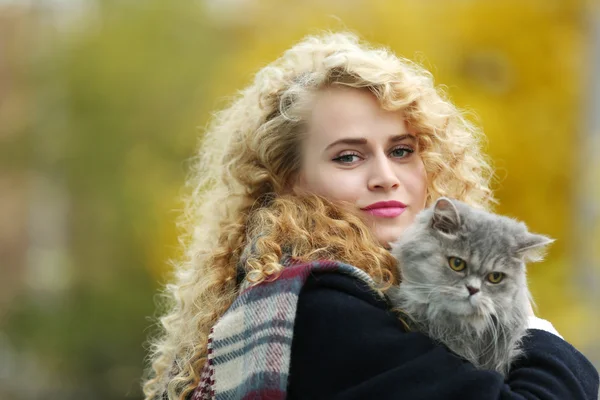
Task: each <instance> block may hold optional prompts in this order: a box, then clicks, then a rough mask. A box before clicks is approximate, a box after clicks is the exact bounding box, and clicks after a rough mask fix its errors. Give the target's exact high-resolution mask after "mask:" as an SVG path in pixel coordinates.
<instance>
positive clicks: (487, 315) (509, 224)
mask: <svg viewBox="0 0 600 400" xmlns="http://www.w3.org/2000/svg"><path fill="white" fill-rule="evenodd" d="M551 242H552V240H551V239H549V238H547V237H545V236H542V235H536V234H533V233H530V232H529V231H528V230H527V227H526V226H525V224H524V223H522V222H518V221H515V220H513V219H510V218H507V217H504V216H500V215H496V214H492V213H489V212H486V211H483V210H478V209H475V208H473V207H470V206H468V205H467V204H465V203H463V202H460V201H457V200H450V199H447V198H440V199H438V200H437V202H436V203H435V205H434V206H433V207H431V208H429V209H426V210H424V211H422V212H421V213H420V214H419V215H418V216H417V219H416V222H415V223H414V224H413V225H412V226H411V227H409V228H408V229H407V230H406V231H405V232H404V234H403V235H402V238H401V239H400V240H399V241H398V242H397V243H395V244H393V246H392V254H393V255H394V256H395V257H396V258H397V260H398V265H399V269H400V275H401V280H402V282H401V283H400V285H399V287H397V288H393V289H390V290H389V294H390V297H391V299H392V302H393V303H394V305H395V306H396V307H398V308H399V309H400V310H401V311H402V312H403V313H404V314H405V315H407V316H408V317H409V319H410V320H411V321H412V325H413V326H414V327H416V329H417V330H419V331H421V332H424V333H426V334H427V335H428V336H430V337H431V338H433V339H435V340H437V341H439V342H441V343H443V344H445V345H446V346H447V347H448V348H450V349H451V350H452V351H453V352H455V353H456V354H458V355H459V356H461V357H463V358H465V359H467V360H468V361H470V362H471V363H473V364H474V365H475V366H477V367H479V368H483V369H492V370H496V371H498V372H500V373H502V374H507V372H508V370H509V368H510V365H511V363H512V362H513V361H514V359H515V358H516V357H518V355H519V354H520V347H519V346H520V343H521V341H522V338H523V336H524V335H525V333H526V327H527V318H528V316H529V307H530V306H529V301H530V295H529V290H528V289H527V282H526V277H525V262H527V261H538V260H541V253H542V251H543V250H544V248H545V247H546V245H548V244H549V243H551ZM456 258H458V259H460V260H462V261H460V260H457V259H456ZM453 262H454V267H455V268H456V269H462V270H460V271H457V270H455V269H453V268H451V263H453ZM494 273H496V274H495V275H490V274H494ZM497 273H501V274H504V275H503V278H502V279H501V280H500V282H498V283H492V282H491V281H490V280H496V279H497V278H498V276H500V275H498V274H497ZM409 325H410V323H409Z"/></svg>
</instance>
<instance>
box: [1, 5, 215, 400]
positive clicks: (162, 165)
mask: <svg viewBox="0 0 600 400" xmlns="http://www.w3.org/2000/svg"><path fill="white" fill-rule="evenodd" d="M96 12H97V13H96V14H92V15H89V16H88V18H87V19H85V20H83V21H78V23H79V24H81V26H80V27H79V28H78V29H75V30H74V31H73V32H76V35H72V36H66V37H65V36H61V35H58V34H57V33H56V32H53V29H55V28H56V27H54V26H52V25H45V24H40V26H39V28H40V29H42V30H41V31H40V35H41V39H40V42H39V43H38V46H44V47H45V49H46V50H47V49H48V47H46V46H52V51H43V52H39V51H38V52H35V53H32V54H34V55H35V56H36V58H35V59H33V61H32V64H31V68H32V70H31V72H32V76H33V79H34V83H35V85H36V90H37V91H38V93H37V106H36V111H35V112H36V114H37V115H36V119H37V121H39V122H38V123H37V126H35V127H32V128H31V129H30V131H28V132H26V133H25V135H26V136H28V137H30V138H33V139H35V140H41V143H43V145H42V146H44V147H46V146H51V147H53V148H54V149H56V152H55V154H53V156H52V157H46V156H44V157H42V158H41V159H40V158H39V157H38V159H35V158H34V159H33V160H32V161H31V163H30V165H29V166H28V167H29V169H30V171H31V174H32V175H39V174H42V175H44V176H45V177H47V178H48V179H49V180H50V181H51V182H52V184H53V185H55V186H56V185H62V187H64V188H65V189H66V192H67V196H68V199H69V200H68V202H69V212H68V216H67V217H68V221H67V224H68V232H69V233H68V235H69V239H68V240H69V253H70V254H69V258H68V259H69V260H70V261H69V266H68V268H69V271H68V275H69V280H70V281H69V282H70V285H69V286H68V288H67V289H65V290H64V291H62V292H60V293H58V294H54V295H53V296H51V297H48V295H47V294H44V293H42V294H40V293H34V292H28V293H23V295H22V296H21V298H20V299H19V302H18V304H17V305H16V306H14V307H13V310H12V313H11V316H10V321H9V325H8V333H9V336H10V338H11V341H12V342H13V344H14V345H15V346H16V347H17V348H19V349H28V350H29V351H34V352H35V354H36V356H37V358H38V361H39V362H40V364H41V366H42V367H43V369H44V370H45V371H47V373H48V379H47V380H44V381H46V383H43V382H42V377H39V378H40V379H39V380H38V385H40V386H44V385H45V384H46V385H47V386H46V387H45V393H46V394H52V395H53V397H54V396H55V397H56V398H63V399H67V398H85V399H110V398H123V397H125V396H128V397H138V398H139V397H140V395H141V394H140V393H141V391H140V388H139V382H140V377H141V374H142V372H141V369H142V364H143V360H144V357H145V351H144V349H143V347H142V346H143V342H144V341H145V339H146V336H147V334H148V332H149V331H148V330H147V328H148V325H149V321H148V319H147V317H148V316H151V315H153V314H154V304H153V303H152V301H151V300H152V298H153V296H154V295H155V292H156V289H157V282H156V279H157V278H161V277H164V271H166V269H167V265H166V264H167V258H168V256H171V255H174V254H175V251H174V250H173V247H174V246H175V244H176V238H175V229H174V227H173V224H174V219H175V213H173V212H171V209H172V208H174V207H177V203H176V200H175V199H176V198H177V194H178V191H179V189H180V186H181V183H182V181H183V178H184V175H185V166H184V165H183V162H184V160H185V159H187V158H189V157H190V156H191V155H192V154H193V151H194V149H195V147H196V141H197V139H198V132H197V130H196V127H197V126H198V124H199V122H201V121H200V117H199V115H202V111H203V110H204V109H206V108H207V106H206V105H205V102H207V101H209V98H208V97H207V96H206V92H207V90H208V89H207V87H208V86H209V85H210V81H211V80H212V79H213V77H214V76H215V75H217V74H218V73H217V71H218V69H217V68H218V66H219V61H220V58H221V57H222V56H223V55H225V54H227V48H226V47H225V46H224V45H223V43H224V39H226V35H225V34H224V32H219V30H218V27H216V26H214V25H213V24H211V22H210V21H208V20H207V19H206V18H205V16H204V12H203V10H202V8H201V7H200V6H199V5H198V4H196V3H195V4H192V3H187V2H175V3H172V2H166V1H159V0H150V1H145V2H143V3H140V2H102V3H99V7H98V8H97V10H96ZM44 17H45V15H40V18H44ZM57 87H58V89H57ZM34 147H35V148H38V149H40V144H39V143H36V144H35V145H34ZM41 150H43V149H41ZM43 153H44V154H46V153H47V152H46V151H45V150H44V151H43ZM50 200H51V199H44V200H42V201H50ZM165 221H169V222H168V223H165ZM36 222H37V223H43V222H42V221H32V223H34V224H35V223H36ZM149 271H150V272H152V274H148V272H149ZM33 379H34V380H35V377H33ZM14 396H18V394H17V393H15V394H14ZM15 398H19V397H15Z"/></svg>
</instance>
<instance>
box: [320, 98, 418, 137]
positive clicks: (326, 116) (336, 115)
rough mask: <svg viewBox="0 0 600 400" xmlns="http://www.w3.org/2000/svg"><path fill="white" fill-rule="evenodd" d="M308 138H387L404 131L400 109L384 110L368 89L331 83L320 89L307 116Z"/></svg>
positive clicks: (405, 129) (404, 126) (404, 125)
mask: <svg viewBox="0 0 600 400" xmlns="http://www.w3.org/2000/svg"><path fill="white" fill-rule="evenodd" d="M308 126H309V137H310V140H311V141H313V142H315V143H319V144H322V145H325V146H326V145H327V144H328V143H329V142H331V141H333V140H337V139H339V138H342V137H364V138H366V139H367V140H378V139H382V140H387V139H388V137H389V136H392V135H399V134H403V133H407V132H408V130H407V126H406V123H405V121H404V117H403V115H402V113H401V112H400V111H387V110H384V109H382V108H381V106H380V104H379V101H378V100H377V98H376V97H375V95H374V94H372V93H371V92H370V91H369V90H367V89H355V88H348V87H333V88H328V89H324V90H321V91H319V92H318V93H317V94H316V96H315V101H314V103H313V107H312V111H311V113H310V115H309V118H308Z"/></svg>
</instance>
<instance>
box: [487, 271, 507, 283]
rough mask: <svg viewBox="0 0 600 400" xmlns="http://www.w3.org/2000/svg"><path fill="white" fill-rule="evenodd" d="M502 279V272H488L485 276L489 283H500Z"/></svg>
mask: <svg viewBox="0 0 600 400" xmlns="http://www.w3.org/2000/svg"><path fill="white" fill-rule="evenodd" d="M502 279H504V274H503V273H502V272H490V273H489V274H488V276H487V280H488V281H489V282H491V283H500V282H501V281H502Z"/></svg>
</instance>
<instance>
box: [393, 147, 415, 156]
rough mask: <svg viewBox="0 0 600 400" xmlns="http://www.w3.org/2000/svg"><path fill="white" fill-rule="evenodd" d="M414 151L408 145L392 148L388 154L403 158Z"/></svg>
mask: <svg viewBox="0 0 600 400" xmlns="http://www.w3.org/2000/svg"><path fill="white" fill-rule="evenodd" d="M414 152H415V151H414V150H413V149H410V148H408V147H396V148H395V149H394V150H392V152H391V153H390V154H391V155H392V157H398V158H405V157H408V156H409V155H411V154H412V153H414Z"/></svg>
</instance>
